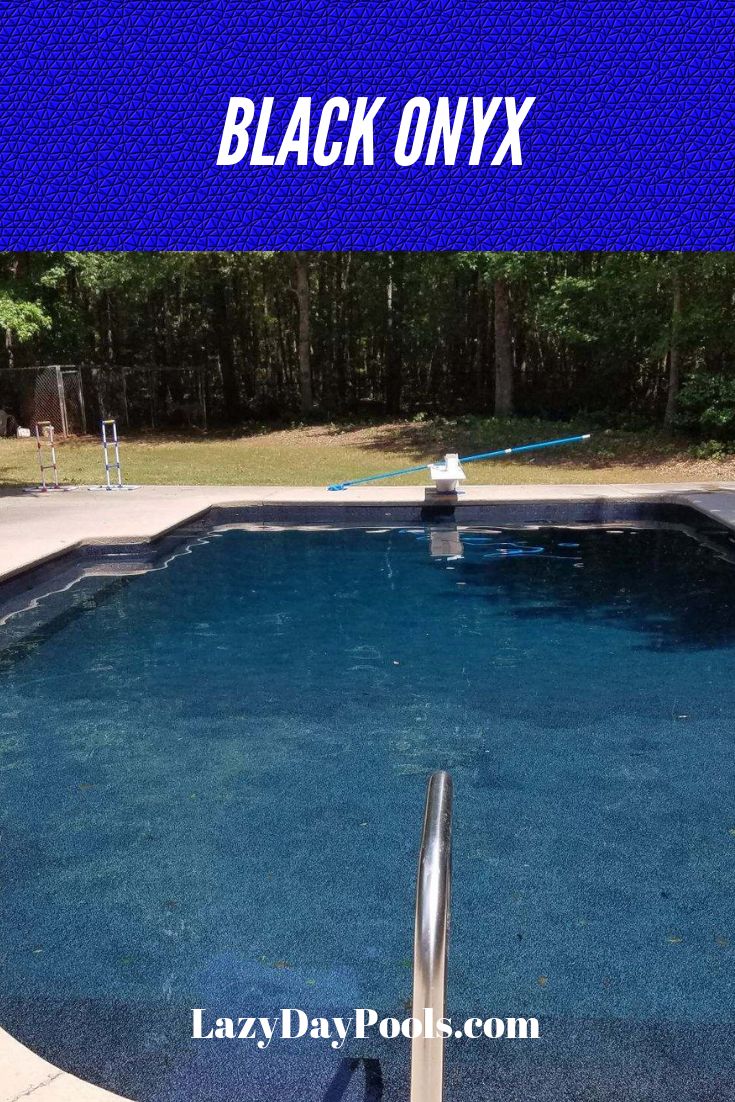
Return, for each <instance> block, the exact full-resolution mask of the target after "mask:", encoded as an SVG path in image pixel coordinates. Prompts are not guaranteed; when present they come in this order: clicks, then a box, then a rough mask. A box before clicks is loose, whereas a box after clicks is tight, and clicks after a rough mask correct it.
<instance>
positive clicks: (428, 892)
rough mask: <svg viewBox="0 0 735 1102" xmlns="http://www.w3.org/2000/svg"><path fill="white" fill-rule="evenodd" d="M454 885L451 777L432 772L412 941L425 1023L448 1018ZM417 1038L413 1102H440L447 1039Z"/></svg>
mask: <svg viewBox="0 0 735 1102" xmlns="http://www.w3.org/2000/svg"><path fill="white" fill-rule="evenodd" d="M451 881H452V778H451V777H450V776H449V774H448V773H445V772H443V771H440V772H437V773H432V775H431V777H430V778H429V784H428V788H427V792H426V807H425V809H424V826H423V831H422V834H421V849H420V851H419V865H418V877H417V881H416V913H415V922H414V942H413V1005H412V1012H411V1013H412V1015H413V1017H414V1018H418V1019H419V1020H420V1021H421V1022H422V1023H423V1022H424V1021H425V1019H426V1014H425V1011H426V1010H427V1009H431V1010H432V1011H433V1020H434V1022H436V1021H437V1020H438V1019H439V1018H443V1017H444V1016H445V1004H446V991H447V953H448V949H449V915H450V909H451ZM433 1033H434V1036H430V1037H426V1036H424V1031H423V1030H422V1032H421V1035H420V1036H415V1037H413V1039H412V1041H411V1102H441V1100H442V1095H443V1089H444V1038H443V1037H442V1036H439V1035H436V1029H434V1030H433Z"/></svg>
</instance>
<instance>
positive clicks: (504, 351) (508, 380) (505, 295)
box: [493, 277, 513, 417]
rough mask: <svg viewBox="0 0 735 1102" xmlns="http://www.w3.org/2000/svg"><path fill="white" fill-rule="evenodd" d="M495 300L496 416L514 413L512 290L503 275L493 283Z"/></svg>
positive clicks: (506, 415)
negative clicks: (511, 324)
mask: <svg viewBox="0 0 735 1102" xmlns="http://www.w3.org/2000/svg"><path fill="white" fill-rule="evenodd" d="M493 292H494V300H495V416H496V417H510V416H511V414H512V413H513V336H512V333H511V327H510V292H509V290H508V283H507V281H506V280H505V279H503V278H502V277H499V278H497V279H496V280H495V283H494V285H493Z"/></svg>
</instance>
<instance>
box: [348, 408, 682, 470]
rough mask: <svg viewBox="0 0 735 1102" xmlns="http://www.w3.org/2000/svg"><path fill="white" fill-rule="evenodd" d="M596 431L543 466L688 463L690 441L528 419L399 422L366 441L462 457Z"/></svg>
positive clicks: (552, 453) (547, 457)
mask: <svg viewBox="0 0 735 1102" xmlns="http://www.w3.org/2000/svg"><path fill="white" fill-rule="evenodd" d="M590 431H592V439H591V440H589V441H585V442H584V443H580V444H570V445H569V446H568V447H559V448H553V449H551V448H550V449H549V450H548V451H544V453H543V465H544V466H553V467H560V468H565V467H566V468H584V469H587V470H599V469H604V468H605V467H609V466H626V467H633V468H636V467H650V466H652V465H655V464H657V463H668V462H671V461H672V460H674V461H675V460H687V459H689V458H690V457H689V455H688V452H687V446H688V443H689V441H687V440H684V439H681V438H675V437H672V436H668V435H665V434H663V433H659V432H656V431H654V430H651V431H650V432H648V433H645V434H644V433H633V432H622V431H613V430H599V431H598V432H596V433H595V432H594V430H590V428H589V426H585V425H583V424H581V423H561V424H560V423H559V422H549V421H537V420H525V419H520V418H519V419H511V418H508V419H503V420H500V419H487V420H482V419H475V418H467V419H461V420H458V421H446V422H444V421H423V422H399V423H394V424H387V425H378V426H375V427H374V429H373V432H372V434H371V437H370V438H369V439H366V440H365V441H364V447H365V448H366V450H373V451H380V452H386V451H388V452H396V453H399V454H403V455H405V456H406V458H407V459H411V460H413V461H414V462H420V461H421V460H422V459H423V460H425V461H427V462H428V461H429V460H430V459H436V458H439V456H440V455H442V454H443V453H444V452H447V451H456V452H459V454H460V455H472V454H474V453H475V452H482V451H491V450H494V449H495V448H510V447H517V446H519V445H523V444H533V443H537V442H539V441H543V440H554V439H558V438H561V437H564V436H576V435H582V434H583V433H586V432H590ZM539 459H540V456H539V455H538V454H535V453H528V454H527V455H519V456H515V457H514V458H513V462H517V463H528V464H532V463H534V462H536V463H538V462H539Z"/></svg>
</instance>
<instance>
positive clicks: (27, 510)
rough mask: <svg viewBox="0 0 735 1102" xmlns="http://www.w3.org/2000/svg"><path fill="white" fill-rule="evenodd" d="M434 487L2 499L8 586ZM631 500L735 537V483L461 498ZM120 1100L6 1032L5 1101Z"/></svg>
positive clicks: (521, 490) (81, 493)
mask: <svg viewBox="0 0 735 1102" xmlns="http://www.w3.org/2000/svg"><path fill="white" fill-rule="evenodd" d="M424 491H425V487H424V486H400V487H396V486H390V485H387V486H362V487H354V488H352V489H349V490H345V491H342V492H340V493H330V492H329V491H327V490H326V489H324V488H321V487H279V486H141V487H138V488H136V489H133V490H124V491H114V490H113V491H111V492H109V493H108V492H106V491H103V490H94V491H91V490H88V489H86V488H85V487H74V488H68V489H64V490H62V491H59V492H53V493H48V494H41V493H37V492H34V493H24V492H23V491H20V490H18V491H15V490H13V491H5V492H0V581H2V580H3V579H7V578H10V577H12V576H14V575H17V574H19V573H22V572H23V571H24V570H27V569H29V568H30V567H32V566H34V565H36V564H38V563H41V562H45V561H48V560H49V559H53V558H55V557H57V556H58V555H61V554H63V553H64V552H66V551H71V550H73V549H75V548H77V547H79V546H82V545H84V544H89V543H111V542H116V541H124V542H136V541H148V540H153V539H155V538H156V537H158V536H162V535H164V534H166V533H167V532H169V531H170V530H171V529H173V528H176V527H178V526H179V525H181V524H184V523H186V522H187V521H191V520H193V519H194V518H196V517H200V516H201V515H202V514H203V513H205V512H206V511H207V510H208V509H210V508H211V507H213V506H223V505H225V506H226V505H231V506H234V505H258V504H263V503H266V502H267V503H269V504H271V505H274V504H278V505H284V506H286V505H299V506H302V507H303V506H309V505H323V504H329V505H339V504H340V503H342V504H345V505H373V506H380V505H386V506H389V505H422V504H423V503H424ZM590 500H592V501H621V500H624V501H631V500H640V501H646V502H662V503H672V502H673V503H678V504H681V505H686V506H689V507H691V508H693V509H695V510H697V511H698V512H700V513H701V514H703V515H704V516H706V517H708V518H709V519H711V520H714V521H717V522H719V523H721V524H724V525H726V526H728V527H730V528H731V529H733V531H735V482H716V483H701V482H699V483H698V482H691V483H668V484H667V483H663V484H661V483H647V484H631V483H626V484H615V485H587V484H573V485H558V486H549V485H525V486H468V487H467V489H466V493H465V494H464V495H463V497H462V499H461V501H462V502H463V503H467V504H472V505H491V504H498V503H508V502H526V503H532V502H535V501H537V502H569V501H590ZM25 1098H33V1099H38V1100H39V1102H104V1100H107V1102H113V1100H114V1099H115V1098H119V1096H116V1095H113V1094H110V1093H109V1092H108V1091H106V1090H103V1089H102V1088H100V1087H95V1086H93V1085H91V1084H89V1083H84V1082H82V1081H81V1080H79V1079H76V1078H75V1077H74V1076H73V1075H71V1074H69V1073H68V1072H64V1071H62V1070H60V1069H59V1068H57V1067H54V1066H53V1065H52V1064H50V1063H48V1062H47V1061H45V1060H43V1059H42V1058H41V1057H39V1056H37V1055H36V1054H35V1053H33V1052H31V1051H30V1050H29V1049H27V1048H25V1047H24V1046H23V1045H22V1044H20V1043H19V1042H18V1041H16V1040H15V1039H14V1038H13V1037H11V1036H10V1035H9V1034H8V1033H6V1032H4V1031H3V1030H0V1102H20V1100H21V1099H25Z"/></svg>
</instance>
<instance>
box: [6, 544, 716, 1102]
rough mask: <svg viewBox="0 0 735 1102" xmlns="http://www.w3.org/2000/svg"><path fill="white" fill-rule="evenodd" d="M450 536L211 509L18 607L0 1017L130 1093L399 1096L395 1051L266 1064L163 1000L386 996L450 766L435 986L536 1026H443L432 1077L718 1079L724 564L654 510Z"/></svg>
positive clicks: (618, 1091) (472, 1008)
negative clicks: (590, 524)
mask: <svg viewBox="0 0 735 1102" xmlns="http://www.w3.org/2000/svg"><path fill="white" fill-rule="evenodd" d="M463 542H464V558H462V559H451V558H450V559H447V558H432V557H431V554H430V549H431V541H430V540H429V538H428V537H427V533H426V532H424V531H422V530H420V529H419V530H402V531H399V530H389V531H366V530H344V531H308V532H307V531H293V530H292V531H227V532H222V533H214V534H212V535H210V536H209V537H208V538H207V539H205V540H199V541H195V542H194V544H193V545H192V546H191V548H190V549H189V553H186V554H182V555H179V556H178V557H175V558H173V559H172V560H171V561H170V562H169V564H168V565H167V567H166V568H165V569H159V570H156V571H152V572H150V573H148V574H145V575H142V576H137V577H127V578H107V579H101V578H100V577H94V578H87V579H85V580H83V581H80V582H79V584H78V585H76V586H74V587H72V589H71V590H69V592H68V593H65V594H63V595H60V596H57V597H54V598H51V599H50V610H49V609H47V615H46V620H45V623H44V624H43V626H42V627H41V626H39V627H37V628H35V629H33V624H32V622H29V633H28V634H27V635H25V636H24V637H22V638H21V637H20V635H19V634H18V631H17V626H18V624H19V623H20V624H22V622H23V617H16V618H15V620H14V621H11V623H13V624H15V634H13V635H12V644H11V643H10V642H9V643H8V645H7V646H6V648H5V650H4V651H2V653H0V728H1V732H2V733H1V742H0V750H1V754H0V831H1V835H2V838H1V847H0V1024H2V1025H3V1026H4V1027H5V1028H6V1029H8V1030H10V1031H11V1032H12V1033H14V1034H15V1035H16V1036H17V1037H19V1038H20V1039H21V1040H22V1041H24V1042H25V1043H26V1044H29V1045H30V1046H31V1047H33V1048H34V1049H36V1050H37V1051H39V1052H41V1053H42V1054H43V1055H44V1056H46V1057H48V1058H49V1059H51V1060H53V1061H54V1062H56V1063H58V1064H60V1065H62V1066H63V1067H65V1068H69V1069H71V1070H73V1071H75V1072H76V1073H77V1074H80V1075H82V1076H84V1077H86V1078H89V1079H92V1080H94V1081H97V1082H101V1083H104V1084H105V1085H106V1086H107V1087H109V1088H111V1089H114V1090H117V1091H119V1092H121V1093H123V1094H126V1095H129V1096H130V1097H132V1098H135V1099H139V1100H145V1102H168V1100H172V1102H174V1100H175V1102H184V1100H194V1099H206V1100H207V1102H281V1100H284V1102H285V1100H292V1099H293V1100H299V1102H302V1100H303V1102H340V1100H345V1102H356V1100H358V1099H360V1100H363V1099H370V1100H372V1102H377V1100H378V1099H382V1100H383V1102H394V1100H395V1102H398V1100H399V1099H405V1098H406V1097H407V1093H406V1091H407V1082H408V1051H407V1042H405V1041H403V1042H398V1041H395V1042H378V1041H370V1042H365V1043H361V1044H360V1045H357V1044H355V1043H354V1042H352V1043H348V1045H347V1046H346V1048H345V1050H344V1051H342V1052H339V1053H334V1052H332V1051H330V1050H329V1048H328V1047H327V1046H326V1045H324V1044H318V1043H316V1042H308V1043H297V1042H290V1043H286V1042H281V1043H277V1042H273V1044H272V1046H271V1047H270V1049H268V1050H267V1051H266V1052H264V1053H262V1052H258V1051H256V1050H254V1049H253V1046H252V1045H251V1044H246V1043H244V1042H232V1043H226V1042H202V1041H198V1042H195V1041H192V1040H191V1039H190V1028H191V1013H190V1012H191V1008H192V1007H195V1006H196V1007H207V1008H210V1009H211V1010H212V1011H213V1012H216V1013H219V1014H227V1013H230V1014H246V1013H257V1014H264V1013H269V1012H271V1013H272V1012H273V1011H275V1010H276V1009H278V1008H280V1007H285V1006H293V1007H302V1008H304V1009H305V1010H307V1012H310V1013H313V1014H321V1015H325V1014H328V1015H333V1014H340V1013H345V1012H346V1011H349V1010H350V1009H351V1008H354V1007H356V1006H369V1007H374V1008H376V1009H377V1010H378V1011H379V1012H380V1013H381V1014H397V1015H399V1016H403V1015H404V1014H405V1013H406V1005H407V1000H409V999H410V993H411V970H410V956H411V941H412V910H413V892H414V877H415V862H416V850H417V845H418V835H419V832H420V823H421V814H422V808H423V799H424V792H425V785H426V779H427V777H428V775H429V773H430V772H431V771H432V770H434V769H436V768H444V769H448V770H450V772H451V773H452V776H453V779H454V785H455V831H454V844H455V852H454V890H453V928H452V940H451V951H450V970H449V992H448V1009H449V1011H450V1013H451V1014H452V1016H453V1017H454V1018H455V1019H464V1018H465V1017H467V1016H470V1015H474V1014H478V1015H481V1016H483V1017H485V1016H488V1015H490V1014H494V1015H499V1016H505V1015H535V1016H537V1017H538V1018H539V1020H540V1023H541V1034H542V1036H541V1039H540V1040H539V1041H536V1042H529V1041H526V1042H507V1041H506V1042H490V1041H485V1042H482V1041H476V1042H472V1043H469V1042H457V1041H452V1042H451V1043H449V1044H448V1046H447V1056H446V1060H447V1091H446V1096H447V1099H448V1102H474V1100H482V1102H490V1100H493V1102H494V1100H496V1099H497V1100H501V1099H502V1100H503V1102H515V1100H516V1099H517V1100H519V1102H520V1100H521V1099H523V1100H524V1102H551V1100H554V1102H559V1100H561V1102H564V1100H570V1102H571V1100H574V1102H592V1100H594V1102H597V1100H603V1099H605V1100H613V1102H622V1100H625V1102H628V1100H631V1102H632V1100H636V1102H639V1100H646V1102H659V1100H660V1102H663V1100H664V1099H665V1100H667V1102H668V1100H670V1099H678V1100H685V1102H695V1100H696V1102H709V1100H717V1099H723V1100H725V1099H731V1098H734V1097H735V1088H734V1087H733V1077H734V1073H735V1056H734V1055H733V1054H734V1053H735V1024H734V1020H733V1008H734V1006H735V973H734V972H733V947H734V946H735V922H734V920H733V874H734V872H735V797H734V796H733V792H734V788H733V760H734V756H733V744H734V742H735V586H734V584H733V583H734V582H735V567H734V566H733V565H732V564H731V563H730V562H728V561H725V560H724V559H722V558H719V557H718V556H717V555H716V554H715V553H713V551H711V550H709V549H707V548H706V547H703V546H701V545H700V544H699V543H697V542H696V541H695V540H693V539H691V538H690V537H688V536H686V535H684V534H682V533H680V532H675V531H665V530H646V531H643V530H637V531H636V530H631V531H625V532H622V533H618V534H610V533H608V532H605V531H599V530H597V531H589V530H568V531H565V530H562V529H555V530H546V531H544V530H541V531H536V532H529V531H525V530H519V531H515V532H508V531H505V532H500V533H492V532H491V533H488V532H484V531H479V530H478V531H474V532H466V533H464V534H463ZM435 550H437V546H436V545H435ZM47 603H49V602H47ZM7 639H8V640H10V639H11V636H10V634H8V635H7ZM357 1060H360V1063H359V1064H357V1063H355V1062H354V1061H357ZM350 1061H353V1062H352V1063H351V1062H350Z"/></svg>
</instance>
